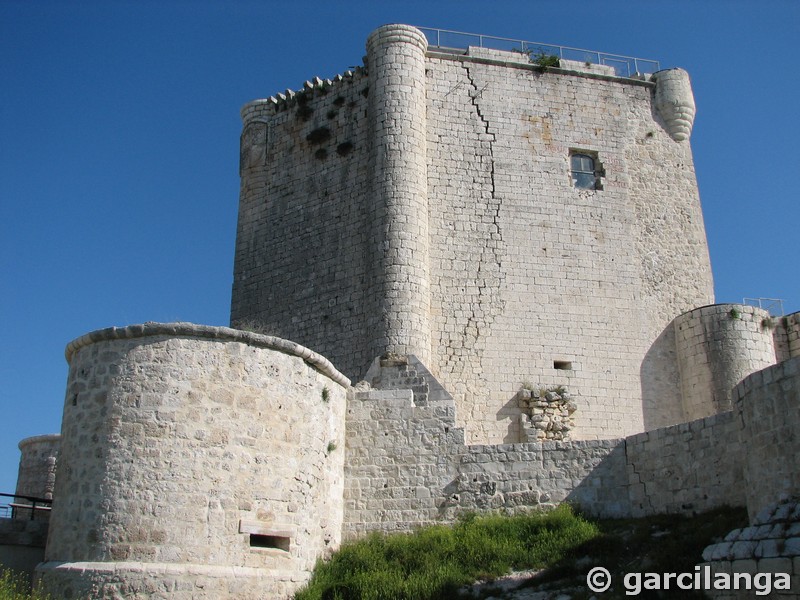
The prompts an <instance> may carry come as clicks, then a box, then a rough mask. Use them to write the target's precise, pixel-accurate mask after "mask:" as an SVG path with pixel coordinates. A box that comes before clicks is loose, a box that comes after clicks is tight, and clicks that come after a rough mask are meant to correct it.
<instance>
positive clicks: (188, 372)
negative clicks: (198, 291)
mask: <svg viewBox="0 0 800 600" xmlns="http://www.w3.org/2000/svg"><path fill="white" fill-rule="evenodd" d="M67 360H68V361H69V379H68V381H67V394H66V399H65V402H64V416H63V421H62V432H63V439H62V446H61V453H60V455H59V465H58V477H57V478H56V489H55V493H54V497H55V501H54V503H53V510H52V515H51V519H50V533H49V539H48V541H47V549H46V551H45V562H43V563H41V564H40V565H39V567H38V568H37V574H38V576H39V577H40V579H41V581H42V584H43V585H44V588H45V590H47V592H49V593H50V594H51V595H52V596H53V597H54V598H75V599H77V598H93V599H99V598H121V597H126V598H145V597H146V598H166V597H169V598H173V599H177V600H189V599H192V600H201V599H208V600H212V599H213V600H217V599H227V598H236V599H237V600H238V599H240V598H243V599H252V600H255V599H256V598H264V597H266V596H265V594H266V593H268V594H269V597H272V598H283V597H287V596H289V595H290V594H291V593H293V592H294V590H296V589H297V588H298V587H299V586H300V585H302V583H303V582H304V581H305V580H306V579H307V578H308V577H309V576H310V572H311V570H312V569H313V568H314V564H315V562H316V560H317V558H318V557H320V556H322V555H324V553H325V552H326V550H328V549H333V548H335V547H336V546H338V544H339V541H340V537H341V530H342V519H343V500H342V493H343V477H344V475H343V468H344V467H343V465H344V411H345V390H346V388H347V386H349V384H350V382H349V380H347V378H345V377H344V376H343V375H342V374H341V373H339V372H338V371H336V370H335V369H334V368H333V367H332V365H331V364H330V363H329V362H328V361H327V360H326V359H325V358H323V357H321V356H319V355H318V354H315V353H314V352H312V351H310V350H308V349H307V348H304V347H303V346H300V345H298V344H295V343H293V342H289V341H286V340H282V339H280V338H275V337H271V336H263V335H258V334H253V333H249V332H244V331H237V330H234V329H229V328H227V327H207V326H200V325H193V324H190V323H171V324H161V323H147V324H144V325H136V326H130V327H123V328H115V327H112V328H110V329H104V330H100V331H95V332H93V333H90V334H87V335H85V336H83V337H81V338H78V339H77V340H75V341H73V342H72V343H70V344H69V346H68V347H67Z"/></svg>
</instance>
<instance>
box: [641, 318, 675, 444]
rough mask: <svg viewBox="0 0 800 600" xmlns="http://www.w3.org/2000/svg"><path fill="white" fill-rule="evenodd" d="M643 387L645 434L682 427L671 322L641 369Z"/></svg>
mask: <svg viewBox="0 0 800 600" xmlns="http://www.w3.org/2000/svg"><path fill="white" fill-rule="evenodd" d="M639 379H640V381H641V386H642V417H643V419H644V430H645V431H650V430H652V429H658V428H660V427H669V426H670V425H675V424H677V423H682V422H683V421H684V420H685V419H684V417H683V404H682V403H681V385H680V381H681V379H680V372H679V371H678V357H677V353H676V349H675V328H674V327H673V324H672V322H670V323H669V325H667V327H666V329H664V331H662V332H661V335H659V336H658V337H657V338H656V340H655V342H653V345H652V346H650V349H649V350H648V351H647V353H646V354H645V356H644V360H642V366H641V367H640V369H639Z"/></svg>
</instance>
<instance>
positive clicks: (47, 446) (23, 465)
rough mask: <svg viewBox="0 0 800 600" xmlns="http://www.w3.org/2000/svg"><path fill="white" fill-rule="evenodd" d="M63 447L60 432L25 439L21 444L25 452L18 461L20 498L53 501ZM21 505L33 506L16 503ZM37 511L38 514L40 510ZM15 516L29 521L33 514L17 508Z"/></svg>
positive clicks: (28, 502)
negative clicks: (57, 464) (57, 467)
mask: <svg viewBox="0 0 800 600" xmlns="http://www.w3.org/2000/svg"><path fill="white" fill-rule="evenodd" d="M60 448H61V436H60V435H59V434H57V433H54V434H50V435H37V436H34V437H29V438H25V439H24V440H22V441H21V442H20V443H19V450H20V452H21V453H22V455H21V456H20V459H19V472H18V474H17V490H16V492H14V493H15V494H17V495H18V496H29V497H32V498H42V499H45V500H52V499H53V488H54V487H55V482H56V462H57V460H58V452H59V450H60ZM16 502H17V503H19V504H31V502H30V501H28V500H26V499H24V498H18V499H17V500H16ZM37 512H38V511H37ZM15 516H16V517H19V518H23V519H29V518H30V511H28V510H27V509H18V510H17V511H16V512H15ZM48 516H49V515H48V513H46V512H42V513H41V514H37V515H36V516H35V518H36V519H46V518H47V517H48Z"/></svg>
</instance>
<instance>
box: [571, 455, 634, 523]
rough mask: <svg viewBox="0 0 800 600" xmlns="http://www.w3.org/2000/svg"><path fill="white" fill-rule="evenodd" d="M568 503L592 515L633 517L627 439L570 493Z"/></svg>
mask: <svg viewBox="0 0 800 600" xmlns="http://www.w3.org/2000/svg"><path fill="white" fill-rule="evenodd" d="M565 501H566V502H569V503H570V504H573V505H575V506H578V507H580V509H581V510H582V511H583V512H585V513H587V514H589V515H592V516H602V517H604V518H625V517H630V515H631V502H630V497H629V494H628V477H627V459H626V453H625V442H624V440H622V441H621V443H618V444H617V445H616V446H615V447H614V448H613V449H612V450H611V451H610V452H609V453H608V454H607V455H606V456H605V457H603V458H602V459H601V460H600V462H599V463H597V464H596V465H595V467H594V468H593V469H591V471H589V472H588V473H587V474H586V476H585V477H583V478H582V479H581V480H580V483H579V484H578V485H577V486H576V487H575V488H573V490H572V491H571V492H569V494H567V497H566V498H565Z"/></svg>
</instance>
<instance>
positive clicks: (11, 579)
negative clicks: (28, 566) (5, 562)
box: [0, 569, 50, 600]
mask: <svg viewBox="0 0 800 600" xmlns="http://www.w3.org/2000/svg"><path fill="white" fill-rule="evenodd" d="M49 598H50V596H49V595H45V594H42V593H40V592H38V591H34V592H31V586H30V581H29V579H28V577H26V576H25V575H23V574H21V573H15V572H14V571H12V570H11V569H2V571H0V600H49Z"/></svg>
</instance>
